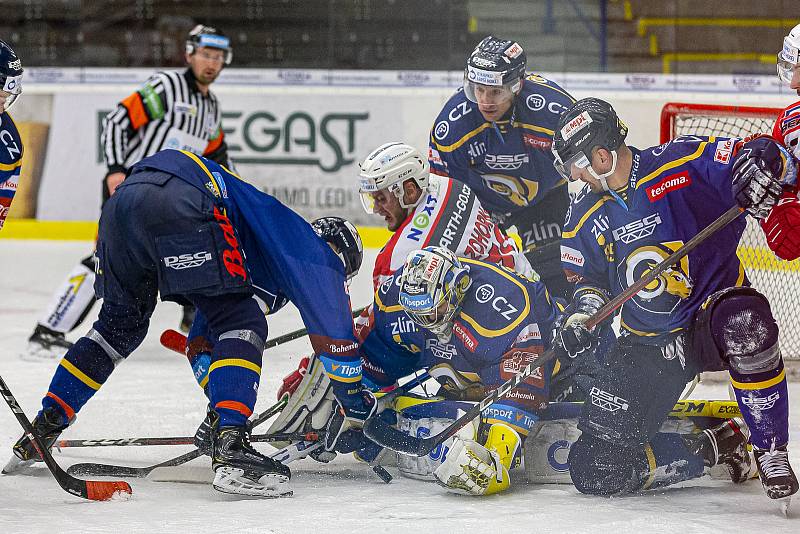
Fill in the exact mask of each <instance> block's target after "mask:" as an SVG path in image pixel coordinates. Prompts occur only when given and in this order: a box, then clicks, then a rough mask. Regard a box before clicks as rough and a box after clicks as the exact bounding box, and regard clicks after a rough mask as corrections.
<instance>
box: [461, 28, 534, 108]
mask: <svg viewBox="0 0 800 534" xmlns="http://www.w3.org/2000/svg"><path fill="white" fill-rule="evenodd" d="M526 62H527V58H526V56H525V51H524V50H523V49H522V47H521V46H520V45H519V43H517V42H515V41H509V40H507V39H501V38H499V37H495V36H493V35H489V36H488V37H485V38H484V39H483V40H482V41H481V42H480V43H478V46H476V47H475V50H473V51H472V53H471V54H470V55H469V58H467V66H466V68H465V69H464V94H466V95H467V98H469V99H470V100H471V101H472V102H477V101H478V100H477V98H476V96H475V86H476V85H488V86H491V87H496V88H498V87H499V88H504V89H507V90H508V91H509V92H510V93H511V95H515V94H516V93H517V92H518V91H519V89H520V87H522V80H523V79H524V78H525V66H526Z"/></svg>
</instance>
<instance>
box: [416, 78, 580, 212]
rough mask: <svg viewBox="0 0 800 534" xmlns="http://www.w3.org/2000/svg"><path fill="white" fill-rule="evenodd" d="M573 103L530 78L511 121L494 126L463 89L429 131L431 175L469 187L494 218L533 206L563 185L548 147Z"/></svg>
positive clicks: (553, 85) (558, 90) (546, 82)
mask: <svg viewBox="0 0 800 534" xmlns="http://www.w3.org/2000/svg"><path fill="white" fill-rule="evenodd" d="M574 102H575V100H574V99H573V98H572V97H571V96H570V95H569V94H568V93H567V92H566V91H564V90H563V89H561V87H559V86H558V85H557V84H556V83H554V82H552V81H550V80H547V79H545V78H542V77H541V76H537V75H534V74H532V75H529V76H528V77H527V78H526V79H525V80H524V82H523V84H522V89H521V91H520V93H519V94H518V95H517V96H516V98H515V104H514V106H512V108H511V110H510V111H509V113H508V114H507V116H506V117H504V119H503V120H501V121H497V122H496V123H492V122H487V121H486V120H485V119H484V118H483V115H481V112H480V111H479V110H478V105H477V104H475V103H474V102H471V101H470V100H469V99H468V98H467V97H466V95H465V94H464V91H463V89H459V90H458V91H457V92H456V93H455V94H454V95H453V96H452V97H450V100H448V101H447V103H446V104H445V105H444V107H443V108H442V111H441V112H440V113H439V116H438V117H437V118H436V121H435V122H434V125H433V129H432V130H431V135H430V147H429V160H430V164H431V171H432V172H434V173H436V174H440V175H442V176H449V177H450V178H453V179H455V180H460V181H462V182H464V183H466V184H467V185H469V186H470V187H471V188H472V190H473V191H475V194H476V195H477V196H478V198H479V199H480V201H481V203H482V204H483V206H484V207H485V208H486V209H487V210H489V211H490V212H491V213H514V212H517V211H519V210H521V209H523V208H525V207H526V206H532V205H534V204H536V203H537V202H538V201H539V200H540V199H541V198H542V197H543V196H544V195H545V194H546V193H547V192H548V191H550V190H551V189H553V188H554V187H556V186H558V185H562V184H563V183H564V179H563V178H562V177H561V176H560V175H559V174H558V172H556V170H555V168H554V167H553V155H552V153H551V152H550V146H551V145H552V142H553V133H554V130H555V128H556V126H557V124H558V118H559V116H560V115H561V113H562V112H563V111H564V110H565V109H567V108H569V107H570V106H571V105H572V104H573V103H574Z"/></svg>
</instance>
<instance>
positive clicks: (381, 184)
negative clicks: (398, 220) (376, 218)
mask: <svg viewBox="0 0 800 534" xmlns="http://www.w3.org/2000/svg"><path fill="white" fill-rule="evenodd" d="M358 166H359V168H360V169H361V172H359V186H358V192H359V193H360V194H361V205H362V206H364V211H366V212H367V213H375V200H374V199H373V198H372V193H375V192H377V191H381V190H383V189H388V190H389V191H390V192H391V193H392V194H393V195H394V196H395V197H397V200H398V201H400V205H401V206H402V207H403V208H413V207H414V206H416V205H417V204H419V202H420V200H422V197H423V195H420V196H419V198H418V199H417V200H416V202H413V203H406V202H405V200H404V197H405V194H404V191H403V183H404V182H405V181H406V180H414V183H416V184H417V186H418V187H419V188H420V189H422V191H423V192H424V191H427V190H428V177H429V174H430V165H429V164H428V158H426V157H424V156H423V155H422V154H420V152H419V150H417V149H416V148H414V147H412V146H410V145H407V144H405V143H400V142H397V141H395V142H391V143H386V144H384V145H381V146H379V147H378V148H376V149H375V150H373V151H372V153H371V154H370V155H369V156H367V157H366V159H365V160H364V161H362V162H361V163H359V164H358Z"/></svg>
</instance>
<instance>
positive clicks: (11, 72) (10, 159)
mask: <svg viewBox="0 0 800 534" xmlns="http://www.w3.org/2000/svg"><path fill="white" fill-rule="evenodd" d="M20 94H22V63H21V62H20V60H19V58H18V57H17V55H16V54H15V53H14V50H13V49H12V48H11V47H10V46H8V45H7V44H6V43H4V42H3V41H0V230H2V229H3V223H4V222H5V220H6V217H7V216H8V212H9V210H10V209H11V202H12V201H13V200H14V194H15V193H16V192H17V187H18V185H19V175H20V172H21V171H22V139H21V138H20V136H19V131H18V130H17V125H16V124H14V121H13V120H12V119H11V115H9V114H8V110H9V109H10V108H11V106H12V105H13V104H14V103H15V102H16V101H17V99H18V98H19V95H20Z"/></svg>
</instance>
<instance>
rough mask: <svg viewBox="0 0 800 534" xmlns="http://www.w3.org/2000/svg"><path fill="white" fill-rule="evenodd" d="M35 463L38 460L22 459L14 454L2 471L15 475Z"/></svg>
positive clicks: (5, 473)
mask: <svg viewBox="0 0 800 534" xmlns="http://www.w3.org/2000/svg"><path fill="white" fill-rule="evenodd" d="M35 463H36V460H20V459H19V458H17V457H16V456H14V455H12V456H11V459H10V460H9V461H8V462H7V463H6V465H5V467H3V471H2V473H3V474H4V475H14V474H16V473H18V472H20V471H22V470H23V469H25V468H26V467H30V466H32V465H33V464H35Z"/></svg>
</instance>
